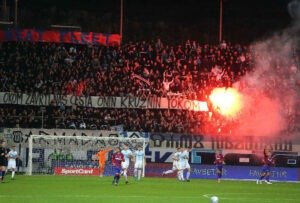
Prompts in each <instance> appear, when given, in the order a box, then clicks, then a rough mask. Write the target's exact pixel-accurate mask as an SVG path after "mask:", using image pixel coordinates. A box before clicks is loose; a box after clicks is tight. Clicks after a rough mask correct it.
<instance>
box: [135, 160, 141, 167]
mask: <svg viewBox="0 0 300 203" xmlns="http://www.w3.org/2000/svg"><path fill="white" fill-rule="evenodd" d="M134 168H143V162H142V161H137V162H135V164H134Z"/></svg>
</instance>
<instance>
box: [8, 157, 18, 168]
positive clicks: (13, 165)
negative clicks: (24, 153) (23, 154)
mask: <svg viewBox="0 0 300 203" xmlns="http://www.w3.org/2000/svg"><path fill="white" fill-rule="evenodd" d="M16 166H17V164H16V160H15V159H10V160H8V164H7V169H16V168H17V167H16Z"/></svg>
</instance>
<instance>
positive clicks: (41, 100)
mask: <svg viewBox="0 0 300 203" xmlns="http://www.w3.org/2000/svg"><path fill="white" fill-rule="evenodd" d="M45 98H46V97H45ZM45 98H44V95H39V97H38V104H39V105H46V103H45V101H44V99H45Z"/></svg>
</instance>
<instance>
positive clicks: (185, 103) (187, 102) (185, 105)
mask: <svg viewBox="0 0 300 203" xmlns="http://www.w3.org/2000/svg"><path fill="white" fill-rule="evenodd" d="M191 106H192V105H191V101H190V100H185V101H184V109H186V110H189V109H191Z"/></svg>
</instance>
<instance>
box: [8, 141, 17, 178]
mask: <svg viewBox="0 0 300 203" xmlns="http://www.w3.org/2000/svg"><path fill="white" fill-rule="evenodd" d="M7 158H8V164H7V170H11V179H14V178H15V171H16V169H17V164H16V159H17V158H18V152H17V151H16V146H12V149H11V150H10V151H9V152H8V154H7Z"/></svg>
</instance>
